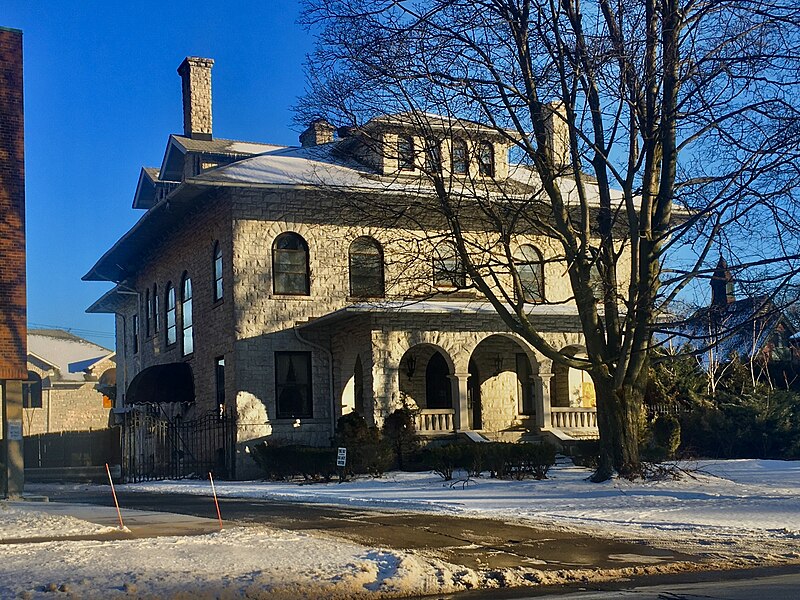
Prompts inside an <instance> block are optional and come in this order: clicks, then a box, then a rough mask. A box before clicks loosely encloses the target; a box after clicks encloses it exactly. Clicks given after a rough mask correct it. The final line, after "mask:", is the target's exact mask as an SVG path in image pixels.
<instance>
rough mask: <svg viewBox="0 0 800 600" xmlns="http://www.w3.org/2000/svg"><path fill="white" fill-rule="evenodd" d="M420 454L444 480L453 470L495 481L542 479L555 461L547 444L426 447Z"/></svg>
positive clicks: (449, 476)
mask: <svg viewBox="0 0 800 600" xmlns="http://www.w3.org/2000/svg"><path fill="white" fill-rule="evenodd" d="M423 454H424V456H425V460H426V462H427V463H428V465H429V466H430V469H431V470H432V471H434V472H435V473H436V474H438V475H439V476H440V477H442V479H444V480H445V481H450V480H452V479H453V474H454V473H455V471H457V470H463V471H465V472H466V473H467V476H468V477H479V476H480V475H481V474H482V473H483V472H488V473H489V476H490V477H493V478H498V479H503V478H511V479H517V480H521V479H526V478H528V477H531V478H533V479H537V480H539V479H546V478H547V472H548V471H549V470H550V467H551V466H553V465H554V464H555V462H556V448H555V446H553V445H552V444H547V443H542V444H531V443H527V442H520V443H510V442H486V443H474V444H449V445H447V446H438V447H431V448H428V449H426V450H425V451H424V453H423Z"/></svg>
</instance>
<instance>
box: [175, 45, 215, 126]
mask: <svg viewBox="0 0 800 600" xmlns="http://www.w3.org/2000/svg"><path fill="white" fill-rule="evenodd" d="M213 66H214V60H213V59H211V58H200V57H198V56H187V57H186V58H185V59H183V62H182V63H181V66H180V67H178V74H179V75H180V76H181V83H182V88H183V135H185V136H186V137H190V138H192V139H195V140H210V139H211V67H213Z"/></svg>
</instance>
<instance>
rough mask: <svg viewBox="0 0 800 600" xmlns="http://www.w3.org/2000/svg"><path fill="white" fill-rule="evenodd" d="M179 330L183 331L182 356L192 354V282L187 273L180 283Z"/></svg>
mask: <svg viewBox="0 0 800 600" xmlns="http://www.w3.org/2000/svg"><path fill="white" fill-rule="evenodd" d="M181 329H183V355H184V356H186V355H188V354H191V353H192V352H194V328H193V327H192V280H191V279H190V278H189V274H188V273H184V274H183V279H182V282H181Z"/></svg>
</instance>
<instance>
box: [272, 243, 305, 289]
mask: <svg viewBox="0 0 800 600" xmlns="http://www.w3.org/2000/svg"><path fill="white" fill-rule="evenodd" d="M310 288H311V285H310V278H309V274H308V244H306V241H305V240H304V239H303V238H302V237H301V236H299V235H297V234H296V233H292V232H288V233H282V234H280V235H279V236H278V237H276V238H275V241H274V242H273V244H272V289H273V291H274V292H275V293H276V294H287V295H291V296H308V295H309V294H310Z"/></svg>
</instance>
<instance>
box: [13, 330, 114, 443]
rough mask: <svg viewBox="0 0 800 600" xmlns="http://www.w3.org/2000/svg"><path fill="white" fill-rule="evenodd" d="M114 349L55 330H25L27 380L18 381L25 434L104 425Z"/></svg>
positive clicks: (111, 382) (111, 380) (111, 392)
mask: <svg viewBox="0 0 800 600" xmlns="http://www.w3.org/2000/svg"><path fill="white" fill-rule="evenodd" d="M115 376H116V365H115V356H114V352H112V351H111V350H108V349H107V348H103V347H102V346H98V345H97V344H93V343H92V342H89V341H87V340H84V339H81V338H79V337H78V336H76V335H73V334H71V333H68V332H66V331H62V330H59V329H29V330H28V380H27V381H25V382H24V383H23V385H22V404H23V425H22V426H23V432H24V434H25V435H34V434H38V433H54V432H61V431H87V430H90V429H103V428H106V427H108V426H109V413H110V411H111V407H112V401H111V398H110V397H109V396H108V395H105V394H104V393H103V391H105V392H106V393H108V394H111V395H113V393H114V392H113V390H114V389H115Z"/></svg>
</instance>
